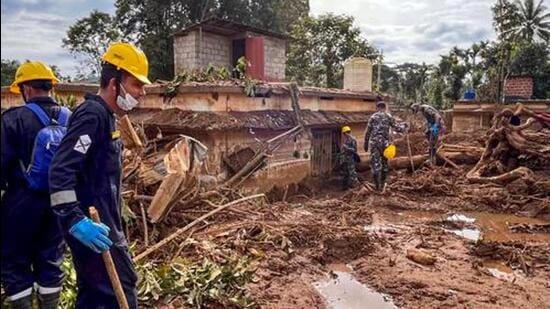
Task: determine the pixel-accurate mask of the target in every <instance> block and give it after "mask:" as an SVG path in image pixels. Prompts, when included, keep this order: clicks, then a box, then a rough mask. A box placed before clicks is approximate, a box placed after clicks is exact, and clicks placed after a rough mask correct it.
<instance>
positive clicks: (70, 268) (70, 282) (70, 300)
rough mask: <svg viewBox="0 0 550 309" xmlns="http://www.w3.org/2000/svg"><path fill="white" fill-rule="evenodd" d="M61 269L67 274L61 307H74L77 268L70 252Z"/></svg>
mask: <svg viewBox="0 0 550 309" xmlns="http://www.w3.org/2000/svg"><path fill="white" fill-rule="evenodd" d="M61 269H62V270H63V273H64V274H65V281H63V290H62V292H61V299H60V304H59V305H60V307H61V308H74V307H75V305H76V295H77V287H76V270H75V269H74V265H73V262H72V259H71V255H70V254H68V253H67V254H66V255H65V259H63V263H62V264H61Z"/></svg>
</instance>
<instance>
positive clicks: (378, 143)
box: [364, 101, 408, 192]
mask: <svg viewBox="0 0 550 309" xmlns="http://www.w3.org/2000/svg"><path fill="white" fill-rule="evenodd" d="M376 110H377V111H376V113H374V114H372V116H371V117H370V118H369V121H368V123H367V131H366V132H365V140H364V149H365V151H369V150H370V166H371V172H372V178H373V181H374V187H375V189H376V191H378V192H384V190H385V187H386V177H387V175H388V172H389V166H388V159H391V158H393V157H394V156H395V152H396V151H395V145H393V144H391V143H390V129H392V128H393V129H394V130H395V131H397V132H406V131H407V129H408V125H407V124H406V123H398V122H397V120H396V119H395V118H394V117H393V116H392V115H391V114H389V113H388V112H386V103H385V102H384V101H379V102H377V103H376Z"/></svg>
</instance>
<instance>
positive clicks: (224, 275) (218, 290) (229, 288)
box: [137, 258, 254, 308]
mask: <svg viewBox="0 0 550 309" xmlns="http://www.w3.org/2000/svg"><path fill="white" fill-rule="evenodd" d="M137 272H138V274H139V276H138V277H139V280H138V297H139V300H140V303H141V304H143V305H147V304H148V305H151V304H153V303H154V302H155V301H157V300H159V299H161V298H163V297H173V296H178V295H182V296H184V297H185V298H186V302H187V303H188V304H189V305H192V306H194V307H196V308H201V307H203V306H204V305H206V304H207V303H212V302H213V303H218V304H220V305H223V306H237V307H240V308H247V307H251V306H252V305H254V302H253V300H252V298H251V297H250V296H249V295H248V293H247V291H246V290H245V289H244V285H245V284H247V283H249V282H251V281H252V279H253V271H252V270H250V266H249V261H248V260H247V259H246V258H240V259H237V258H234V259H231V260H229V261H227V262H226V263H222V264H219V263H215V262H213V261H211V260H209V259H207V258H205V259H204V260H203V261H202V263H191V262H189V261H187V260H184V259H179V260H176V261H174V262H173V263H170V264H159V265H156V264H153V263H151V262H148V263H146V264H142V265H137Z"/></svg>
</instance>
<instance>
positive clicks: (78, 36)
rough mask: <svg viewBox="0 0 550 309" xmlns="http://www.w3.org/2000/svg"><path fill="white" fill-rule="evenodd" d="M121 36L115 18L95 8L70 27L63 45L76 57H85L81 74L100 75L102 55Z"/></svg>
mask: <svg viewBox="0 0 550 309" xmlns="http://www.w3.org/2000/svg"><path fill="white" fill-rule="evenodd" d="M121 38H122V36H121V32H120V30H119V28H118V25H117V24H116V21H115V19H114V18H113V17H112V16H111V15H109V14H108V13H104V12H99V11H97V10H94V11H92V12H91V13H90V15H89V16H87V17H84V18H81V19H79V20H77V21H76V23H75V24H73V25H72V26H71V27H69V30H68V31H67V36H66V37H65V38H64V39H63V47H65V48H67V49H68V50H69V51H70V52H71V53H72V54H73V55H74V56H75V57H82V56H83V57H84V59H85V60H84V61H83V67H82V68H81V72H80V75H82V76H86V75H96V76H98V75H99V74H100V72H101V55H103V53H105V51H106V50H107V47H109V44H110V43H111V42H114V41H118V40H120V39H121Z"/></svg>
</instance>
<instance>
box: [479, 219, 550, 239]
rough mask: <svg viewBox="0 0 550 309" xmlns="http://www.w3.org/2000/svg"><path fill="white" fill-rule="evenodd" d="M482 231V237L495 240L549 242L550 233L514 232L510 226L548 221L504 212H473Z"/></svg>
mask: <svg viewBox="0 0 550 309" xmlns="http://www.w3.org/2000/svg"><path fill="white" fill-rule="evenodd" d="M472 215H473V216H474V217H475V218H476V220H477V222H476V223H477V224H478V225H479V226H480V227H481V229H482V231H483V239H484V240H487V241H495V242H508V241H519V242H522V241H535V242H550V233H542V232H540V233H539V232H537V233H514V232H512V231H511V230H510V227H511V226H513V225H517V224H548V221H545V220H540V219H536V218H529V217H519V216H513V215H506V214H492V213H483V212H478V213H473V214H472Z"/></svg>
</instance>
